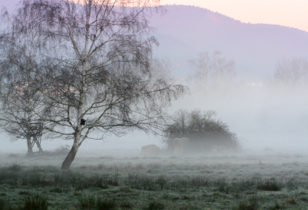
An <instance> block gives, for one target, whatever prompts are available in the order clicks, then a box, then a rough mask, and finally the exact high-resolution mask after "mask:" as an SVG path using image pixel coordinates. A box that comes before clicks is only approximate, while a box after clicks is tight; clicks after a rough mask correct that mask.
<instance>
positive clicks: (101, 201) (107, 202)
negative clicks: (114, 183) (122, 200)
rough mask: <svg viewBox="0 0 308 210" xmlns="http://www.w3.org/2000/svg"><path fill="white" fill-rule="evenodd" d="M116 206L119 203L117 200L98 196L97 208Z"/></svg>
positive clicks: (108, 208) (110, 208)
mask: <svg viewBox="0 0 308 210" xmlns="http://www.w3.org/2000/svg"><path fill="white" fill-rule="evenodd" d="M116 207H117V203H116V201H115V200H111V199H102V198H98V199H97V201H96V209H97V210H113V209H116Z"/></svg>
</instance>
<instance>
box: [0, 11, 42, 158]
mask: <svg viewBox="0 0 308 210" xmlns="http://www.w3.org/2000/svg"><path fill="white" fill-rule="evenodd" d="M3 15H4V16H7V15H8V13H7V12H5V13H4V14H3ZM8 21H9V19H8ZM8 23H9V24H11V25H10V26H11V27H9V28H7V30H5V31H2V33H1V36H0V49H1V50H0V70H1V71H0V80H1V85H0V88H1V90H0V100H1V101H0V102H1V109H0V126H1V129H2V130H3V131H5V132H7V133H8V134H10V136H11V137H12V140H18V139H26V140H27V147H28V152H27V155H32V154H33V146H34V145H35V144H36V145H37V146H38V148H39V151H43V149H42V147H41V138H42V135H43V134H44V132H45V131H46V130H44V123H43V122H42V121H41V120H40V119H39V117H38V116H37V114H36V112H38V113H42V112H43V111H44V108H45V104H44V103H42V94H40V92H39V91H38V89H37V88H36V87H35V86H36V85H34V84H33V82H32V83H31V81H35V79H34V78H35V75H33V74H32V72H33V69H34V68H37V66H38V65H37V64H36V62H39V57H40V55H39V54H40V52H39V51H40V49H41V47H40V45H41V43H42V42H43V40H41V36H40V35H39V33H37V32H36V31H35V30H33V28H34V24H33V23H31V21H30V19H29V15H28V14H26V13H20V14H19V16H16V17H15V19H14V21H13V22H8ZM26 28H28V29H27V30H25V29H26ZM31 74H32V75H31ZM29 78H31V80H29Z"/></svg>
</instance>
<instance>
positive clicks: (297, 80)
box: [270, 57, 308, 87]
mask: <svg viewBox="0 0 308 210" xmlns="http://www.w3.org/2000/svg"><path fill="white" fill-rule="evenodd" d="M270 82H271V83H272V84H278V85H283V86H285V87H296V86H301V85H306V84H307V83H308V61H307V59H306V58H299V57H294V58H292V59H288V58H281V59H279V60H278V62H277V65H276V69H275V72H274V75H273V77H272V78H270Z"/></svg>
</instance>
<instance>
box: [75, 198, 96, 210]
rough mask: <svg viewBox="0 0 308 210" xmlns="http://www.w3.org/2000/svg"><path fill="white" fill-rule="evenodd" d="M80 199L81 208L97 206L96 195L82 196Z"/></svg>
mask: <svg viewBox="0 0 308 210" xmlns="http://www.w3.org/2000/svg"><path fill="white" fill-rule="evenodd" d="M78 200H79V207H80V209H92V208H95V197H94V196H82V197H80V198H79V199H78Z"/></svg>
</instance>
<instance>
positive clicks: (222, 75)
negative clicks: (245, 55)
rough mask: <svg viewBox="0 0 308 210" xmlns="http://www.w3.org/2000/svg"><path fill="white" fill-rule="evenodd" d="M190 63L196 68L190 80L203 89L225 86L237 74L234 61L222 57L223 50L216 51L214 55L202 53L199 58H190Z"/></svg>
mask: <svg viewBox="0 0 308 210" xmlns="http://www.w3.org/2000/svg"><path fill="white" fill-rule="evenodd" d="M189 63H190V65H191V67H192V68H193V69H195V72H194V73H193V74H192V75H191V76H190V77H189V81H191V82H193V83H194V84H197V86H198V87H201V88H202V89H203V90H204V89H208V88H219V87H221V86H223V87H225V86H226V85H228V84H229V83H230V81H231V80H232V78H233V77H234V76H235V69H234V61H232V60H227V59H226V58H224V57H222V53H221V52H214V53H213V54H212V55H210V54H209V53H207V52H204V53H200V54H199V56H198V58H197V59H194V60H190V61H189Z"/></svg>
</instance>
